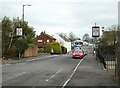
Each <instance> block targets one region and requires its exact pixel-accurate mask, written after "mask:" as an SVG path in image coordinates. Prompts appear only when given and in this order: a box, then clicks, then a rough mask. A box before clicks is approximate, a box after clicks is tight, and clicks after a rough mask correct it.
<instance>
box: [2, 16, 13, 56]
mask: <svg viewBox="0 0 120 88" xmlns="http://www.w3.org/2000/svg"><path fill="white" fill-rule="evenodd" d="M12 32H13V29H12V21H11V20H10V19H9V18H8V17H6V16H5V17H4V18H3V19H2V55H3V56H6V55H7V52H8V48H9V45H10V41H11V34H12Z"/></svg>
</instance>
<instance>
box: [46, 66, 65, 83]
mask: <svg viewBox="0 0 120 88" xmlns="http://www.w3.org/2000/svg"><path fill="white" fill-rule="evenodd" d="M62 70H63V68H62V69H60V70H59V71H58V72H56V73H55V74H53V75H52V76H51V77H50V78H49V79H46V80H45V81H49V80H50V79H52V78H53V77H55V76H56V75H57V74H58V73H60V72H61V71H62Z"/></svg>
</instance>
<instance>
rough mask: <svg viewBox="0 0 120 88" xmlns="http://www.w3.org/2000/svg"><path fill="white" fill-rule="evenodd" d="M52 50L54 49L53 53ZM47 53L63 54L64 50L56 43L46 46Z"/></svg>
mask: <svg viewBox="0 0 120 88" xmlns="http://www.w3.org/2000/svg"><path fill="white" fill-rule="evenodd" d="M52 49H53V52H51V50H52ZM45 51H46V52H47V53H52V54H62V49H61V46H60V44H59V43H57V42H55V41H54V42H52V43H48V44H46V46H45Z"/></svg>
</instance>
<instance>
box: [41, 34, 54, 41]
mask: <svg viewBox="0 0 120 88" xmlns="http://www.w3.org/2000/svg"><path fill="white" fill-rule="evenodd" d="M41 35H45V36H47V37H49V38H51V39H53V40H56V39H55V38H54V37H52V36H50V35H48V34H46V33H43V34H41ZM41 35H40V36H41Z"/></svg>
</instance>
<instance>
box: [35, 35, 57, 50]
mask: <svg viewBox="0 0 120 88" xmlns="http://www.w3.org/2000/svg"><path fill="white" fill-rule="evenodd" d="M53 40H54V41H55V40H56V39H55V38H53V37H52V36H50V35H48V34H46V33H42V34H41V35H39V36H37V37H36V38H35V39H34V43H35V45H36V46H37V47H38V48H44V46H45V45H46V44H47V43H51V42H52V41H53Z"/></svg>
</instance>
